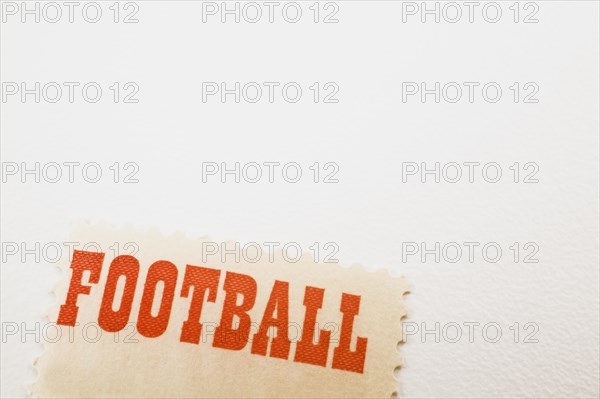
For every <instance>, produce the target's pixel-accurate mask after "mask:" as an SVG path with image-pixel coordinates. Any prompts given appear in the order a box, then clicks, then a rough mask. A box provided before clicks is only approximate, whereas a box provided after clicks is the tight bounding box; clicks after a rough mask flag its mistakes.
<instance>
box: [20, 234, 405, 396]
mask: <svg viewBox="0 0 600 399" xmlns="http://www.w3.org/2000/svg"><path fill="white" fill-rule="evenodd" d="M73 239H75V240H77V241H78V242H94V243H97V244H98V247H99V248H101V249H100V250H98V251H96V250H86V251H78V250H75V251H74V252H73V254H72V256H71V259H66V260H65V261H64V262H63V264H62V265H61V268H62V270H63V274H62V278H61V280H60V281H59V282H58V284H57V286H56V288H55V294H56V305H55V306H54V307H53V308H52V309H51V310H50V312H49V319H50V322H55V323H56V327H57V330H58V331H59V334H58V335H57V337H59V338H58V339H55V340H53V341H52V342H46V343H45V349H44V352H43V353H42V355H41V356H40V357H39V358H38V359H37V360H36V361H35V367H36V369H37V372H38V377H37V380H36V381H35V383H34V384H33V385H32V386H31V387H30V394H31V396H32V397H119V398H122V397H136V398H150V397H169V398H191V397H194V398H196V397H210V398H214V397H228V398H231V397H261V398H264V397H313V398H314V397H320V398H326V397H331V398H334V397H335V398H341V397H390V396H391V395H393V394H394V393H395V392H397V390H398V381H397V380H396V378H395V377H394V370H395V369H396V368H397V367H398V366H400V364H401V358H400V353H399V352H398V344H399V342H401V341H402V340H403V337H402V328H401V323H402V320H401V319H402V318H403V317H404V316H405V314H406V307H405V305H404V301H403V295H404V294H405V293H406V292H407V291H408V285H407V282H406V280H405V279H404V278H403V277H392V276H391V275H389V273H388V272H387V271H383V270H382V271H378V272H368V271H366V270H364V268H363V267H361V266H360V265H352V266H350V267H342V266H340V265H339V264H337V263H317V262H315V261H314V258H313V256H311V255H310V254H303V255H302V256H301V257H300V258H299V260H298V261H296V262H293V263H292V262H289V261H287V260H286V259H284V257H283V254H282V253H279V252H275V253H274V256H273V257H272V258H271V259H269V258H267V257H261V258H260V259H256V261H252V262H249V261H248V259H247V257H243V259H240V258H239V257H235V256H226V255H227V254H219V253H215V252H214V251H213V252H211V254H213V255H217V256H212V257H210V258H208V259H207V258H206V257H205V256H203V254H201V252H202V248H205V247H206V246H205V245H203V243H206V241H207V239H205V238H199V239H189V238H187V237H185V236H183V235H179V234H176V235H172V236H165V235H163V234H161V233H160V232H158V231H154V230H150V231H144V232H140V231H136V230H134V229H133V228H113V227H110V226H107V225H95V226H90V225H85V224H81V225H79V226H78V227H77V228H75V229H74V231H73ZM114 243H131V244H135V245H130V248H135V250H130V251H128V253H122V254H117V253H115V252H114V251H110V250H105V248H111V247H112V246H113V244H114ZM222 255H225V256H222ZM203 258H204V259H203Z"/></svg>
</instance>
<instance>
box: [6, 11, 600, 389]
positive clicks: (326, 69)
mask: <svg viewBox="0 0 600 399" xmlns="http://www.w3.org/2000/svg"><path fill="white" fill-rule="evenodd" d="M29 4H33V3H29ZM101 4H102V8H103V12H104V14H103V17H102V19H101V21H100V22H98V23H95V24H92V23H87V22H85V21H84V20H83V19H82V18H81V13H80V12H79V13H77V12H76V14H75V22H74V23H68V21H66V20H64V19H63V20H61V21H60V22H58V23H55V24H52V23H47V22H44V21H43V20H42V21H40V23H35V22H33V20H32V17H29V20H28V22H26V23H22V22H21V21H20V18H19V15H17V16H7V20H6V22H5V23H3V24H2V31H1V36H2V37H1V58H2V61H1V75H2V76H1V78H2V82H18V83H20V82H27V83H28V84H29V85H30V87H32V85H33V82H36V81H37V82H42V85H43V84H44V83H46V82H60V83H62V82H81V84H84V83H86V82H90V81H95V82H98V83H99V84H101V85H102V87H103V88H104V92H103V97H102V99H101V101H99V102H98V103H95V104H90V103H87V102H85V101H83V100H82V98H81V96H80V95H78V97H77V98H76V99H75V102H74V103H69V102H68V101H66V100H65V99H64V98H63V100H62V101H60V102H58V103H56V104H50V103H47V102H44V101H41V102H40V103H39V104H37V103H35V102H34V101H33V100H32V98H33V97H32V96H29V97H28V98H27V101H26V102H25V103H23V102H21V100H20V98H19V96H13V97H10V98H8V99H7V100H6V101H3V102H2V122H1V136H2V140H1V157H2V162H3V168H4V167H5V166H6V165H7V162H8V163H10V162H16V163H17V164H19V165H20V164H21V163H22V162H25V163H26V164H27V165H28V166H29V167H33V165H34V164H35V163H36V162H40V163H41V165H44V164H46V163H48V162H57V163H59V164H62V163H63V162H70V161H75V162H80V163H81V164H84V163H87V162H97V163H99V164H100V165H101V166H102V168H103V176H102V179H101V180H100V181H99V182H98V183H95V184H93V183H87V182H86V181H85V180H83V179H82V178H81V173H80V171H81V169H78V171H79V174H77V175H76V177H75V180H76V181H75V183H69V182H68V180H67V178H66V176H63V178H62V180H61V181H59V182H58V183H49V182H46V181H44V179H41V180H42V181H40V183H36V182H35V181H34V177H33V176H31V175H29V176H25V177H26V179H25V182H22V181H21V180H22V178H21V176H20V175H19V174H18V175H16V176H7V177H6V182H5V183H3V185H2V196H1V199H2V209H1V210H2V214H1V220H2V226H1V232H2V243H3V248H4V245H5V243H12V242H16V243H26V245H27V247H28V248H34V247H35V243H36V242H39V243H40V245H41V246H44V245H45V244H47V243H52V242H57V243H62V242H64V241H67V237H68V232H69V229H70V224H71V222H73V221H77V220H82V219H83V220H89V221H91V222H98V221H106V222H110V223H113V224H115V225H123V224H132V225H134V226H136V227H137V228H139V229H141V230H143V229H146V228H150V227H156V228H159V229H160V230H161V231H162V232H164V233H165V234H171V233H174V232H177V231H182V232H184V233H185V234H187V235H189V236H190V237H194V236H198V235H205V234H208V235H210V236H211V237H212V238H213V239H215V240H225V239H233V240H238V241H241V242H251V241H254V242H266V241H279V242H282V243H284V242H290V241H294V242H298V243H300V244H301V245H302V246H303V248H305V249H307V248H308V246H310V245H311V244H312V243H314V242H320V243H325V242H335V243H337V245H338V246H339V252H338V254H337V256H336V257H337V258H338V259H340V261H341V262H342V263H344V264H350V263H353V262H359V263H362V264H363V265H365V267H367V268H369V269H378V268H387V269H389V270H390V271H392V272H393V273H395V274H404V275H405V276H406V277H407V278H408V279H409V282H410V284H411V287H412V293H411V294H410V295H409V296H408V297H407V298H406V300H407V303H408V309H409V314H408V318H407V319H406V322H407V323H409V322H410V323H413V326H415V325H417V326H425V327H426V328H428V329H434V327H435V323H436V322H439V323H440V326H444V325H447V323H458V324H459V325H463V323H465V322H477V323H480V327H479V328H477V329H476V330H475V335H474V339H473V342H469V337H468V335H467V333H468V329H467V328H466V327H465V328H464V329H463V336H462V338H461V339H460V340H459V341H458V342H456V343H451V342H448V339H444V336H442V334H441V333H440V336H439V337H437V338H436V336H435V334H433V333H431V334H428V335H425V336H422V335H421V331H419V333H417V334H415V335H411V336H409V337H408V339H407V342H406V343H405V344H404V345H402V347H401V352H402V355H403V358H404V362H405V364H404V367H403V368H402V370H401V371H400V373H399V374H398V378H399V393H400V396H404V397H598V395H599V394H600V393H599V364H598V362H599V361H598V359H599V357H600V354H599V336H598V329H599V318H598V314H599V297H598V294H599V274H598V269H599V259H598V238H599V233H598V216H599V214H598V177H599V176H598V166H599V165H598V151H599V147H598V145H599V118H598V109H599V103H598V93H599V92H598V84H599V80H598V68H599V63H598V56H599V32H598V11H599V7H598V2H595V1H569V2H567V1H539V2H537V3H536V4H537V5H538V6H539V11H538V12H537V14H536V17H537V19H538V20H539V22H538V23H533V24H525V23H522V22H519V23H514V22H513V13H512V11H511V10H510V9H509V7H510V6H511V5H512V2H499V4H500V5H501V8H502V11H503V15H502V18H501V20H500V21H499V22H498V23H488V22H486V21H485V20H484V19H483V18H482V14H481V6H480V7H479V8H478V9H476V12H475V14H474V18H475V22H474V23H469V22H468V20H467V16H466V15H463V18H462V19H461V21H459V22H457V23H448V22H445V21H443V20H442V21H440V23H435V22H434V21H433V17H431V16H429V17H428V18H429V19H428V20H427V22H426V23H421V22H420V18H419V15H417V16H412V17H409V18H408V20H407V22H406V23H403V21H402V3H401V2H392V1H370V2H362V1H338V2H337V5H338V6H339V11H338V13H337V14H336V17H337V19H338V20H339V23H335V24H324V23H314V22H313V21H312V17H313V14H312V11H311V10H309V9H308V7H309V6H310V5H311V4H312V2H301V4H302V9H303V17H302V19H301V21H300V22H298V23H295V24H293V23H287V22H285V21H284V20H283V19H282V17H281V12H280V11H279V12H278V13H277V12H276V14H275V22H274V23H269V22H268V21H266V17H264V16H263V20H261V21H260V22H258V23H255V24H252V23H247V22H244V21H243V20H242V21H241V22H240V23H234V22H232V20H231V17H230V19H229V22H227V23H220V22H219V17H218V16H215V17H211V18H209V20H208V22H207V23H203V22H202V5H201V3H199V2H198V3H194V2H191V1H185V2H183V1H179V2H168V3H167V2H158V1H145V2H138V3H137V4H138V5H139V12H138V13H137V15H136V17H137V18H138V19H139V23H136V24H124V23H114V22H112V16H113V14H112V13H111V11H110V10H109V9H108V7H109V5H110V4H112V2H106V3H105V2H101ZM230 4H232V3H230ZM429 4H430V7H433V4H434V3H433V2H430V3H429ZM442 4H443V3H442ZM461 4H462V3H461ZM481 4H482V5H483V4H484V3H481ZM522 6H523V4H521V7H522ZM65 10H66V9H64V8H63V11H64V12H66V11H65ZM462 10H463V12H464V13H466V12H467V8H465V7H463V8H462ZM263 11H265V12H266V8H263ZM522 17H523V15H521V18H522ZM63 18H66V17H63ZM211 81H212V82H228V83H229V84H230V85H233V82H236V81H239V82H242V83H245V82H251V81H254V82H260V83H262V82H266V81H275V82H281V84H285V83H286V82H290V81H294V82H298V83H299V84H301V85H302V87H303V89H304V92H303V97H302V99H301V101H299V102H298V103H287V102H285V101H284V100H282V98H281V97H280V96H279V97H278V98H276V100H275V102H274V103H269V102H268V101H266V100H262V101H260V102H259V103H256V104H249V103H245V102H243V101H242V102H240V103H239V104H236V103H235V102H233V101H231V96H230V97H229V100H228V101H227V102H226V103H221V102H220V101H219V98H218V97H216V96H215V97H214V98H211V100H209V101H208V102H207V103H203V102H202V94H201V90H202V82H211ZM113 82H121V83H125V82H136V83H137V84H138V85H139V87H140V91H139V93H138V94H137V96H136V97H137V98H138V99H139V103H137V104H123V103H117V104H115V103H114V102H113V101H112V92H111V91H109V90H108V86H110V85H111V84H112V83H113ZM314 82H321V83H326V82H335V83H337V85H338V86H339V88H340V91H339V93H338V94H337V98H338V99H339V103H334V104H325V103H317V104H315V103H314V102H313V100H312V92H311V91H310V90H309V89H308V86H310V85H311V84H312V83H314ZM402 82H428V85H429V87H430V88H431V87H433V83H434V82H442V85H443V84H444V83H445V82H459V83H462V82H480V83H481V85H483V84H485V83H487V82H498V84H500V85H501V87H502V88H503V96H502V98H501V100H500V101H498V102H497V103H488V102H486V101H484V100H483V99H482V97H481V91H480V90H479V91H476V98H475V101H474V102H473V103H470V102H469V101H467V100H466V98H465V97H463V99H462V100H461V101H459V102H458V103H455V104H452V103H448V102H445V101H441V102H440V103H435V102H434V101H433V100H432V97H433V96H429V97H428V98H427V101H426V103H422V102H421V101H420V98H419V97H418V96H414V97H412V98H411V99H410V100H409V101H408V102H403V101H402ZM514 82H520V83H521V84H524V83H527V82H535V83H536V84H537V85H538V86H539V89H540V90H539V93H538V94H537V95H536V98H537V99H539V102H538V103H523V102H522V101H520V102H519V103H515V102H514V101H513V97H512V95H513V92H512V91H510V90H509V88H508V87H509V86H510V85H512V84H513V83H514ZM479 87H481V86H479ZM76 93H79V94H80V91H79V92H76ZM464 95H465V96H466V93H464ZM269 161H276V162H281V163H282V164H283V163H287V162H297V163H299V164H300V165H302V167H303V173H304V174H303V177H302V179H301V181H300V182H299V183H296V184H292V183H287V182H285V181H284V180H283V179H282V178H281V175H280V174H279V175H277V177H276V182H275V183H268V182H267V181H266V178H264V177H263V180H262V181H261V182H259V183H255V184H252V183H247V182H244V181H242V182H240V183H235V182H232V181H231V177H229V179H230V181H229V182H227V183H221V182H220V180H219V178H218V177H217V176H213V177H212V178H209V180H208V182H206V183H203V182H202V163H203V162H218V163H220V162H227V163H229V165H232V164H233V163H235V162H241V163H245V162H258V163H263V162H269ZM452 161H454V162H458V163H462V162H468V161H476V162H481V163H482V164H483V163H486V162H497V163H498V164H500V165H501V166H502V168H503V176H502V179H501V180H500V181H499V182H498V183H487V182H486V181H485V180H483V179H482V177H481V169H478V171H479V173H478V174H476V176H475V179H476V180H475V182H474V183H469V182H468V181H467V179H466V177H465V176H463V178H462V180H461V181H460V182H458V183H454V184H452V183H447V182H444V181H443V180H442V182H440V183H434V182H432V177H431V176H429V177H428V179H429V180H428V182H427V183H421V182H420V180H419V177H418V176H413V177H411V178H409V179H408V182H406V183H403V182H402V163H403V162H417V163H421V162H427V163H429V165H433V163H435V162H440V163H446V162H452ZM114 162H119V163H120V164H121V165H123V164H125V163H126V162H135V163H137V164H138V165H139V172H138V173H137V175H136V177H137V178H138V179H139V183H137V184H124V183H114V182H113V181H112V179H113V175H112V171H110V170H109V169H108V166H110V165H111V164H113V163H114ZM314 162H319V163H321V165H322V164H324V163H326V162H335V163H336V164H337V165H339V172H338V173H337V175H336V177H337V178H338V179H339V183H334V184H325V183H313V182H312V171H310V170H309V169H308V167H309V166H310V165H312V164H313V163H314ZM514 162H519V163H520V164H521V165H523V164H524V163H526V162H535V163H537V164H538V165H539V172H538V173H537V175H536V178H538V179H539V183H534V184H525V183H522V182H520V183H514V182H513V181H512V179H513V175H512V171H511V170H509V169H508V166H510V165H511V164H513V163H514ZM463 172H466V169H465V170H463ZM63 173H66V169H64V170H63ZM522 177H523V176H521V178H522ZM121 178H122V176H121ZM467 241H473V242H480V243H482V244H484V243H487V242H497V243H499V244H500V245H501V246H502V248H503V255H502V258H501V259H500V261H499V262H497V263H490V262H486V261H485V260H484V259H483V258H482V257H481V251H480V250H479V252H476V259H475V261H474V262H469V261H468V259H467V258H466V254H463V258H462V259H461V260H460V261H459V262H457V263H449V262H445V261H443V260H442V261H441V262H440V263H436V262H435V261H434V260H433V257H431V256H430V257H429V258H428V259H427V262H425V263H422V262H421V261H420V259H419V257H418V256H413V257H410V258H409V261H407V262H403V259H402V242H427V243H428V244H429V247H430V248H431V247H433V245H434V244H433V243H435V242H441V243H447V242H458V243H462V242H467ZM514 242H519V243H521V245H523V244H524V243H526V242H535V243H537V245H538V246H539V252H538V254H537V255H536V257H537V258H538V259H539V262H538V263H524V262H522V260H521V261H520V262H518V263H515V262H514V261H513V252H512V251H510V250H509V248H508V247H509V246H511V245H512V244H513V243H514ZM479 248H481V247H479ZM59 277H60V275H59V272H58V269H57V268H56V267H55V265H54V264H53V263H52V262H47V261H45V260H44V259H41V260H40V261H39V262H36V260H35V259H34V256H33V255H29V256H26V259H25V261H22V259H21V253H19V254H17V255H10V256H9V255H7V254H6V253H3V264H2V268H1V299H2V302H1V318H2V326H3V330H2V351H1V366H2V373H1V378H2V388H1V394H2V396H3V397H22V396H25V395H26V386H27V384H28V383H30V382H32V381H33V380H34V379H35V371H34V369H33V368H32V366H31V364H32V361H33V359H34V358H35V357H36V356H39V355H40V354H41V352H42V344H41V342H36V341H39V340H37V339H36V336H35V334H27V335H25V336H23V335H22V332H23V329H25V328H26V329H29V330H34V331H35V330H36V328H37V330H38V331H40V328H41V327H40V326H42V325H43V323H46V322H47V320H46V319H44V314H45V311H46V309H47V308H48V307H49V306H50V305H51V304H52V303H53V301H54V300H55V298H54V297H53V296H52V295H51V294H50V292H51V289H52V287H53V285H54V283H55V282H56V280H57V279H58V278H59ZM382 311H385V309H382ZM492 322H493V323H498V325H500V326H501V328H502V337H501V339H500V340H499V341H498V342H496V343H491V342H487V341H486V340H485V339H484V337H483V336H482V330H481V326H483V325H484V324H486V323H492ZM516 322H518V323H519V325H520V329H521V334H520V336H519V338H518V340H517V341H519V342H517V343H515V342H514V331H512V330H510V329H509V327H510V326H511V325H514V323H516ZM528 322H531V323H535V324H536V325H537V326H539V331H538V332H537V333H536V334H535V337H534V338H535V339H536V340H537V341H538V342H537V343H524V342H523V341H524V334H525V333H526V332H525V331H524V330H523V325H524V324H525V323H528ZM15 323H16V324H15ZM36 323H42V324H36ZM422 323H425V324H422ZM9 325H10V326H12V327H14V326H15V325H16V326H18V328H19V331H18V332H17V334H14V335H9V334H7V333H6V332H7V329H8V328H12V327H9ZM36 326H37V327H36ZM440 328H441V327H440ZM491 331H492V330H491ZM446 332H447V333H448V335H451V336H452V337H453V336H454V330H447V331H446ZM491 335H494V334H491ZM436 341H439V342H436ZM240 382H241V383H243V382H242V381H240Z"/></svg>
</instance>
